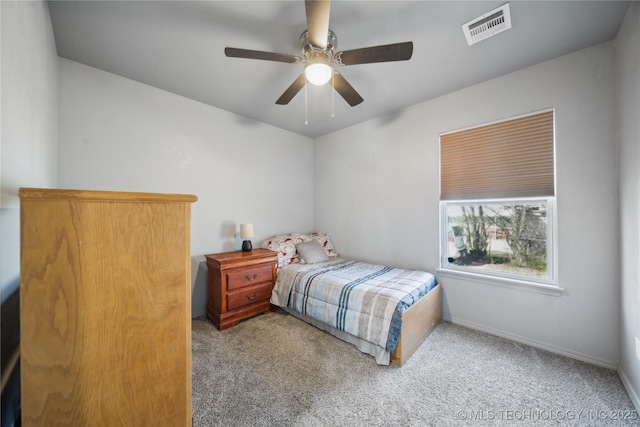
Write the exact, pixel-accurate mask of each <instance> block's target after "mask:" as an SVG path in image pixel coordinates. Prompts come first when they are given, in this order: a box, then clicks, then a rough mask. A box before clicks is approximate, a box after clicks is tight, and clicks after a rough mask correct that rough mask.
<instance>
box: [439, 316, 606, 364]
mask: <svg viewBox="0 0 640 427" xmlns="http://www.w3.org/2000/svg"><path fill="white" fill-rule="evenodd" d="M442 319H443V320H446V321H448V322H451V323H455V324H456V325H460V326H464V327H467V328H470V329H475V330H477V331H481V332H486V333H488V334H491V335H496V336H498V337H502V338H506V339H508V340H511V341H515V342H519V343H521V344H526V345H530V346H531V347H536V348H539V349H541V350H546V351H549V352H551V353H556V354H559V355H561V356H566V357H570V358H572V359H576V360H580V361H582V362H587V363H590V364H592V365H596V366H601V367H603V368H608V369H612V370H614V371H617V370H618V366H617V361H611V360H604V359H599V358H597V357H592V356H589V355H588V354H583V353H580V352H576V351H573V350H569V349H567V348H562V347H557V346H554V345H549V344H547V343H544V342H541V341H536V340H532V339H529V338H525V337H522V336H520V335H517V334H512V333H510V332H506V331H501V330H499V329H493V328H489V327H487V326H485V325H481V324H479V323H474V322H469V321H466V320H463V319H458V318H455V317H452V318H448V316H442Z"/></svg>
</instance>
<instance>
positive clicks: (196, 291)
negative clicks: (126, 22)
mask: <svg viewBox="0 0 640 427" xmlns="http://www.w3.org/2000/svg"><path fill="white" fill-rule="evenodd" d="M59 126H60V133H59V186H60V187H61V188H77V189H94V190H115V191H144V192H162V193H186V194H195V195H196V196H198V201H197V202H196V203H194V204H193V206H192V221H191V255H192V258H193V270H192V280H193V289H192V294H193V299H192V310H193V312H192V314H193V316H198V315H202V314H204V313H205V308H206V268H203V265H201V261H203V259H204V258H203V255H204V254H208V253H214V252H222V251H230V250H235V249H239V246H238V244H239V242H237V241H236V239H235V234H236V233H237V232H239V227H240V224H241V223H246V222H248V223H253V225H254V230H255V233H256V236H255V238H254V239H253V242H254V246H259V244H260V242H261V241H262V240H264V239H266V238H268V237H271V236H273V235H275V234H278V233H285V232H291V231H298V230H299V231H301V232H309V231H312V229H313V145H312V140H311V139H310V138H307V137H303V136H300V135H297V134H294V133H291V132H288V131H285V130H282V129H278V128H275V127H273V126H270V125H266V124H264V123H259V122H256V121H252V120H249V119H247V118H244V117H242V116H238V115H236V114H233V113H230V112H227V111H224V110H220V109H217V108H214V107H211V106H208V105H205V104H202V103H199V102H196V101H193V100H190V99H187V98H184V97H181V96H177V95H175V94H172V93H169V92H165V91H162V90H158V89H156V88H153V87H151V86H147V85H143V84H140V83H138V82H135V81H132V80H129V79H125V78H122V77H119V76H116V75H114V74H110V73H106V72H104V71H100V70H97V69H95V68H91V67H88V66H85V65H82V64H79V63H77V62H73V61H69V60H66V59H60V122H59Z"/></svg>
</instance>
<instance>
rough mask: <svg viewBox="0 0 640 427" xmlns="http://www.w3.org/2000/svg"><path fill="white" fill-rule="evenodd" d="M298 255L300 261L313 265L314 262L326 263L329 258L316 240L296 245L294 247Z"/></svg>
mask: <svg viewBox="0 0 640 427" xmlns="http://www.w3.org/2000/svg"><path fill="white" fill-rule="evenodd" d="M296 249H297V250H298V255H300V258H301V259H302V261H304V262H305V263H306V264H314V263H316V262H322V261H328V260H329V256H327V253H326V252H325V251H324V248H323V247H322V246H320V243H318V241H317V240H310V241H308V242H303V243H298V244H297V245H296Z"/></svg>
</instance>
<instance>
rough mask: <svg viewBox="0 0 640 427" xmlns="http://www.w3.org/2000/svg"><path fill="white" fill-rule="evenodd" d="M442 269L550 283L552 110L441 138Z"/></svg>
mask: <svg viewBox="0 0 640 427" xmlns="http://www.w3.org/2000/svg"><path fill="white" fill-rule="evenodd" d="M440 170H441V172H440V183H441V189H440V199H441V201H440V205H441V215H440V216H441V230H442V231H441V234H442V236H441V242H442V245H441V267H442V268H444V269H447V270H450V271H459V272H464V273H472V274H478V275H482V276H490V277H500V278H503V279H507V280H508V279H513V280H518V281H525V282H530V283H531V282H532V283H538V284H544V285H555V283H556V279H555V277H556V275H555V263H554V253H555V220H554V218H555V174H554V133H553V111H545V112H543V113H537V114H533V115H528V116H523V117H519V118H516V119H510V120H505V121H501V122H498V123H494V124H490V125H486V126H481V127H476V128H472V129H466V130H462V131H457V132H451V133H447V134H442V135H441V136H440Z"/></svg>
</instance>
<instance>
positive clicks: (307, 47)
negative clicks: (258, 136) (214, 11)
mask: <svg viewBox="0 0 640 427" xmlns="http://www.w3.org/2000/svg"><path fill="white" fill-rule="evenodd" d="M330 7H331V2H330V1H328V0H324V1H322V0H321V1H313V0H305V9H306V14H307V30H306V31H304V32H303V33H302V35H301V36H300V47H301V48H302V56H301V57H300V56H295V55H289V54H286V53H274V52H264V51H260V50H249V49H237V48H233V47H227V48H225V49H224V53H225V55H226V56H228V57H232V58H247V59H261V60H265V61H277V62H286V63H290V64H304V71H303V73H302V74H300V76H299V77H298V78H297V79H296V80H294V82H293V83H292V84H291V86H289V87H288V88H287V90H285V91H284V93H283V94H282V96H280V98H278V100H277V101H276V104H279V105H286V104H288V103H289V102H290V101H291V100H292V99H293V97H294V96H296V94H297V93H298V92H300V90H301V89H302V88H303V87H304V86H305V84H306V83H307V81H308V82H310V83H312V84H314V85H317V86H321V85H324V84H326V83H330V84H331V85H332V86H333V88H334V89H335V90H336V92H338V93H339V94H340V96H342V97H343V98H344V100H345V101H347V103H348V104H349V105H351V106H352V107H353V106H356V105H358V104H360V103H361V102H362V101H363V99H362V97H361V96H360V94H358V92H356V90H355V89H354V88H353V87H352V86H351V85H350V84H349V82H347V80H346V79H345V78H344V77H343V76H342V74H340V73H339V72H338V71H336V70H335V66H341V65H357V64H371V63H375V62H391V61H406V60H409V59H411V55H412V54H413V42H404V43H394V44H388V45H382V46H372V47H365V48H360V49H353V50H345V51H342V52H336V47H337V44H338V38H337V37H336V35H335V33H334V32H333V31H331V30H330V29H329V10H330Z"/></svg>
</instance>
